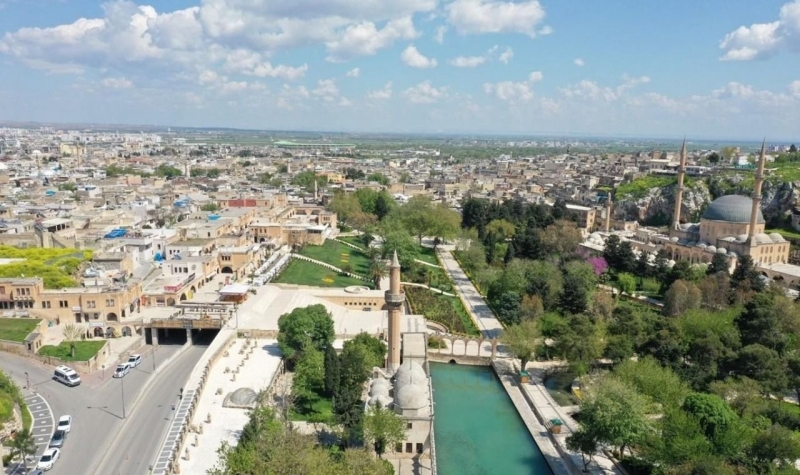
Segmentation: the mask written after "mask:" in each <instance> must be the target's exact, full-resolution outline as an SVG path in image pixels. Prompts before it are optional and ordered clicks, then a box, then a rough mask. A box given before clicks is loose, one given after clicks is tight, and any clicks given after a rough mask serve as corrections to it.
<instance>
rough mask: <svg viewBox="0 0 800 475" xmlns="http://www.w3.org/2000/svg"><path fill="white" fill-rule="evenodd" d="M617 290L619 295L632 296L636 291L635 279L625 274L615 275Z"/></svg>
mask: <svg viewBox="0 0 800 475" xmlns="http://www.w3.org/2000/svg"><path fill="white" fill-rule="evenodd" d="M617 288H618V289H619V292H620V294H623V293H625V294H628V295H633V293H634V292H635V291H636V277H634V276H632V275H631V274H628V273H627V272H622V273H620V274H617Z"/></svg>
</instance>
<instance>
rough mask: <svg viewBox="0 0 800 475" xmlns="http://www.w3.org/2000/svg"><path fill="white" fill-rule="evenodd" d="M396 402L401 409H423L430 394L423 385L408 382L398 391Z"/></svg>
mask: <svg viewBox="0 0 800 475" xmlns="http://www.w3.org/2000/svg"><path fill="white" fill-rule="evenodd" d="M394 404H395V405H396V406H398V407H399V408H400V409H422V408H423V407H425V406H427V405H428V395H427V394H426V392H425V390H424V389H423V388H422V387H420V386H418V385H416V384H406V385H404V386H402V387H401V388H400V389H399V390H398V391H397V394H396V395H395V398H394Z"/></svg>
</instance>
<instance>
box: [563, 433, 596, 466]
mask: <svg viewBox="0 0 800 475" xmlns="http://www.w3.org/2000/svg"><path fill="white" fill-rule="evenodd" d="M597 443H598V441H597V438H596V437H595V436H594V434H592V433H591V432H589V431H587V430H586V429H584V428H581V429H578V430H577V431H575V432H573V433H572V435H570V436H569V437H567V448H568V449H569V450H571V451H573V452H580V454H581V459H582V461H583V472H584V473H589V465H591V463H592V461H593V460H594V454H595V453H596V452H597Z"/></svg>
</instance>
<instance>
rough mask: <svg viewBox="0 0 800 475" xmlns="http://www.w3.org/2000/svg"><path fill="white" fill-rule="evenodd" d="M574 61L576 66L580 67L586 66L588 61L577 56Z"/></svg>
mask: <svg viewBox="0 0 800 475" xmlns="http://www.w3.org/2000/svg"><path fill="white" fill-rule="evenodd" d="M573 63H574V64H575V66H578V67H581V66H584V65H585V64H586V62H585V61H584V60H583V59H581V58H575V61H573Z"/></svg>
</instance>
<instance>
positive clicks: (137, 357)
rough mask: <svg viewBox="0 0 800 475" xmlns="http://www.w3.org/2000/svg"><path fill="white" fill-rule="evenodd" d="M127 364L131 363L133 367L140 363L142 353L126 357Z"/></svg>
mask: <svg viewBox="0 0 800 475" xmlns="http://www.w3.org/2000/svg"><path fill="white" fill-rule="evenodd" d="M128 364H129V365H131V368H135V367H137V366H139V365H140V364H142V355H131V356H130V357H129V358H128Z"/></svg>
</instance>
